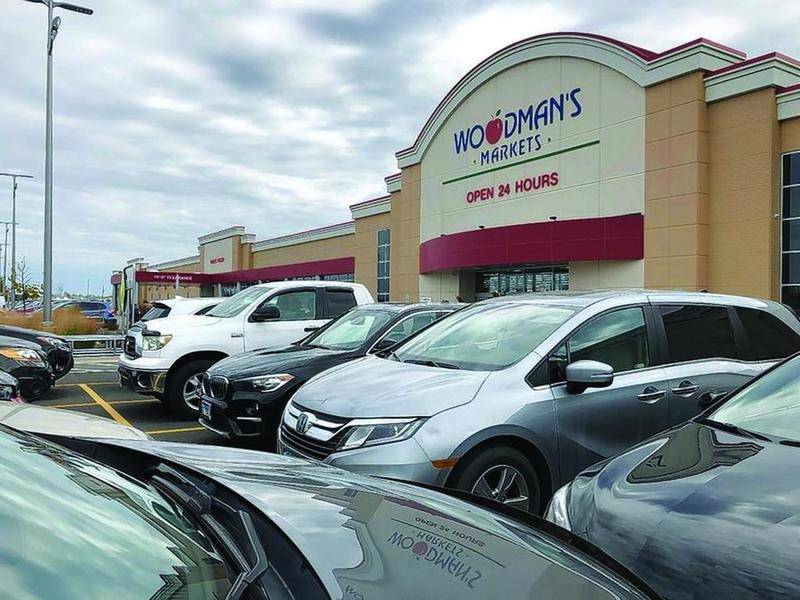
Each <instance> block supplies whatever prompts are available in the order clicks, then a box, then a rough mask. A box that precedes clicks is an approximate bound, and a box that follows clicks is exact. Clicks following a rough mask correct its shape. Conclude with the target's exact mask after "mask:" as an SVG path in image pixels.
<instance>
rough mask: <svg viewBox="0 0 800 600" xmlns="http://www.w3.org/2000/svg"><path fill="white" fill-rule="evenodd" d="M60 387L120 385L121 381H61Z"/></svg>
mask: <svg viewBox="0 0 800 600" xmlns="http://www.w3.org/2000/svg"><path fill="white" fill-rule="evenodd" d="M57 385H58V387H80V386H82V385H119V381H91V382H89V383H59V384H57Z"/></svg>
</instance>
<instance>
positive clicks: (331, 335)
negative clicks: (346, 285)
mask: <svg viewBox="0 0 800 600" xmlns="http://www.w3.org/2000/svg"><path fill="white" fill-rule="evenodd" d="M391 318H392V315H391V313H388V312H383V311H378V310H370V309H368V308H361V309H356V310H351V311H350V312H348V313H347V314H345V315H342V316H341V317H339V318H338V319H336V320H335V321H333V322H332V323H331V324H330V325H329V326H327V327H325V328H323V329H321V330H319V331H318V332H317V333H315V334H312V335H311V336H310V337H309V338H308V339H307V340H306V341H305V342H304V344H306V345H309V346H319V347H321V348H332V349H335V350H350V349H354V348H358V347H359V346H361V344H363V343H364V342H365V341H366V340H367V338H369V337H371V336H372V335H374V334H375V333H377V332H378V330H380V329H381V328H382V327H383V326H384V325H386V323H388V322H389V320H390V319H391Z"/></svg>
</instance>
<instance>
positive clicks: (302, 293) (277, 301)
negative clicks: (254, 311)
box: [266, 290, 317, 321]
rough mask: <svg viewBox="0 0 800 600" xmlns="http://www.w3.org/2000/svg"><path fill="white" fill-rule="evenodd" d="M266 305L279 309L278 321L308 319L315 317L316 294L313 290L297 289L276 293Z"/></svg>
mask: <svg viewBox="0 0 800 600" xmlns="http://www.w3.org/2000/svg"><path fill="white" fill-rule="evenodd" d="M266 303H267V305H272V306H277V307H278V310H280V311H281V318H280V319H278V320H279V321H308V320H312V319H316V318H317V294H316V292H315V291H314V290H299V291H296V292H285V293H283V294H276V295H275V296H273V297H272V298H270V299H269V300H267V302H266Z"/></svg>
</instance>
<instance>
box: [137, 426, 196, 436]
mask: <svg viewBox="0 0 800 600" xmlns="http://www.w3.org/2000/svg"><path fill="white" fill-rule="evenodd" d="M188 431H207V429H206V428H205V427H177V428H175V429H152V430H150V431H145V433H149V434H150V435H165V434H167V433H184V432H188Z"/></svg>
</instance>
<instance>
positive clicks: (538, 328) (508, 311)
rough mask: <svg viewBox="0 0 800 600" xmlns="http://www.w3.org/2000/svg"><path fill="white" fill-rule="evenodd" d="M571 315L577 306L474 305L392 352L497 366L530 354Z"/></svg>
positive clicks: (443, 362)
mask: <svg viewBox="0 0 800 600" xmlns="http://www.w3.org/2000/svg"><path fill="white" fill-rule="evenodd" d="M573 314H575V309H574V308H573V307H567V306H553V305H544V304H533V303H530V302H513V301H509V302H497V303H489V304H476V305H475V306H473V307H470V308H467V309H464V310H462V311H460V312H457V313H455V314H453V315H451V316H449V317H447V318H446V319H443V320H441V321H439V322H438V323H434V324H433V325H431V326H430V327H428V328H427V329H425V330H424V331H423V332H422V333H420V334H419V335H417V336H415V337H413V338H411V339H410V340H409V341H408V342H407V343H406V344H403V345H402V346H401V347H400V348H399V349H398V350H397V351H396V352H395V353H394V354H393V357H394V358H396V359H397V360H400V361H403V362H415V363H417V362H418V363H422V364H429V365H431V366H447V367H451V368H459V369H467V370H471V371H498V370H500V369H504V368H506V367H508V366H510V365H512V364H514V363H515V362H517V361H518V360H520V359H522V358H523V357H525V356H527V355H528V354H529V353H530V352H531V351H532V350H533V349H534V348H536V346H538V345H539V344H540V343H541V342H542V341H543V340H544V339H545V338H546V337H547V336H548V335H550V334H551V333H553V331H555V330H556V329H557V328H558V327H559V326H560V325H561V324H562V323H564V322H565V321H566V320H567V319H569V318H570V317H571V316H572V315H573Z"/></svg>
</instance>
